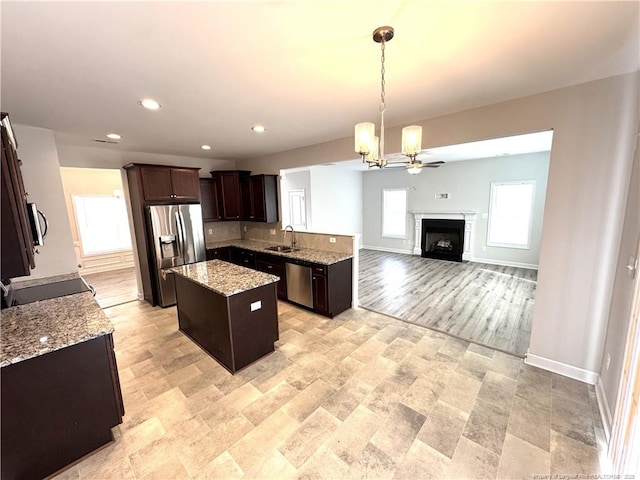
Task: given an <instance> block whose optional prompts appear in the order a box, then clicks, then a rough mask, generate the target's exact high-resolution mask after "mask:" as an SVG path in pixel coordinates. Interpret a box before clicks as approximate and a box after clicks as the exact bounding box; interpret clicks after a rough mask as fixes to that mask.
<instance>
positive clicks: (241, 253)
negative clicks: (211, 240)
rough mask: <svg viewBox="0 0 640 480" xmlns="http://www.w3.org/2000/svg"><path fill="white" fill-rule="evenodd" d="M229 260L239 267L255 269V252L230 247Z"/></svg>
mask: <svg viewBox="0 0 640 480" xmlns="http://www.w3.org/2000/svg"><path fill="white" fill-rule="evenodd" d="M231 262H232V263H235V264H236V265H240V266H241V267H247V268H252V269H254V270H256V269H257V268H256V252H254V251H253V250H245V249H244V248H237V247H231Z"/></svg>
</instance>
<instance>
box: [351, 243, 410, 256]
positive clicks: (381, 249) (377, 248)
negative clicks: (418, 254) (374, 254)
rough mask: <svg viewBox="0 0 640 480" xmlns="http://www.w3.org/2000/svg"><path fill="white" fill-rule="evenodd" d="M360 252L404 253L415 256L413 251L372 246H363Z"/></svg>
mask: <svg viewBox="0 0 640 480" xmlns="http://www.w3.org/2000/svg"><path fill="white" fill-rule="evenodd" d="M360 250H377V251H378V252H389V253H404V254H407V255H413V249H409V250H402V249H401V248H387V247H374V246H371V245H362V246H361V247H360Z"/></svg>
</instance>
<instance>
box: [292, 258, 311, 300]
mask: <svg viewBox="0 0 640 480" xmlns="http://www.w3.org/2000/svg"><path fill="white" fill-rule="evenodd" d="M286 269H287V271H286V275H287V300H289V301H290V302H295V303H299V304H300V305H304V306H305V307H309V308H313V290H312V288H311V267H307V266H305V265H297V264H295V263H289V262H287V263H286Z"/></svg>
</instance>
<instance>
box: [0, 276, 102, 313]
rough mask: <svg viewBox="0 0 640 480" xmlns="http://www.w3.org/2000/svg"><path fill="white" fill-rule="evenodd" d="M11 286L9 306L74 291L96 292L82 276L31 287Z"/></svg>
mask: <svg viewBox="0 0 640 480" xmlns="http://www.w3.org/2000/svg"><path fill="white" fill-rule="evenodd" d="M16 285H18V284H16ZM13 287H14V286H13V285H11V286H10V288H9V293H8V296H7V304H8V306H10V307H13V306H16V305H25V304H27V303H32V302H38V301H40V300H48V299H50V298H58V297H65V296H67V295H73V294H75V293H82V292H91V293H92V294H93V295H94V296H95V294H96V291H95V289H94V288H93V287H92V286H91V285H89V284H88V283H87V282H86V281H85V279H84V278H82V277H78V278H71V279H68V280H61V281H58V282H52V283H45V284H42V285H34V286H32V287H24V288H20V287H18V288H13Z"/></svg>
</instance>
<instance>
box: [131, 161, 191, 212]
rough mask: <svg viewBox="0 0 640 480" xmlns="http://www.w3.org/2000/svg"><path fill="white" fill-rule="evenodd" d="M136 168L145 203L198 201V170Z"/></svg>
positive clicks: (161, 167)
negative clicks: (138, 172)
mask: <svg viewBox="0 0 640 480" xmlns="http://www.w3.org/2000/svg"><path fill="white" fill-rule="evenodd" d="M127 167H128V166H127ZM127 167H125V168H127ZM137 167H138V168H139V171H140V179H141V181H142V193H143V198H144V200H145V201H147V202H174V203H180V202H185V203H188V202H199V201H200V181H199V178H198V170H200V169H199V168H180V167H165V166H161V165H138V166H137Z"/></svg>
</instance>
